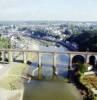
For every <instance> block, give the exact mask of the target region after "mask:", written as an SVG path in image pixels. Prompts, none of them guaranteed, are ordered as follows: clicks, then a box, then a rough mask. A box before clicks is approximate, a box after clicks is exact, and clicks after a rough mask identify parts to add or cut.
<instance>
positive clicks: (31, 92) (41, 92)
mask: <svg viewBox="0 0 97 100" xmlns="http://www.w3.org/2000/svg"><path fill="white" fill-rule="evenodd" d="M38 49H39V50H40V51H49V52H50V51H54V52H55V51H57V52H58V51H59V52H65V51H67V49H66V48H63V47H59V48H58V47H52V46H49V47H44V46H39V47H38ZM41 58H42V77H43V78H44V79H43V80H41V81H39V80H31V81H30V83H28V82H27V81H25V83H24V87H25V89H24V97H23V100H82V98H81V96H80V94H79V92H78V90H77V89H76V88H75V86H73V85H72V84H70V83H67V82H64V79H65V77H66V76H67V72H68V59H69V58H68V55H57V57H56V60H57V64H56V72H57V75H58V76H61V77H58V78H57V79H56V80H48V79H47V77H48V78H50V79H51V77H52V75H53V69H52V65H53V62H52V60H53V56H52V55H51V54H46V55H42V57H41ZM29 68H30V72H32V70H35V69H36V68H37V64H34V63H33V62H32V65H31V66H30V67H29ZM34 75H35V76H37V75H38V72H37V71H36V72H35V73H34ZM45 78H46V79H45Z"/></svg>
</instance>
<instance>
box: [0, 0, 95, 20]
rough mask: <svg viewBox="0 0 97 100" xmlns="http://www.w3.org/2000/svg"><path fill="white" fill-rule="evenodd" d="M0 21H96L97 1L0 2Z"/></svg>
mask: <svg viewBox="0 0 97 100" xmlns="http://www.w3.org/2000/svg"><path fill="white" fill-rule="evenodd" d="M0 20H1V21H4V20H6V21H7V20H9V21H10V20H12V21H17V20H23V21H24V20H25V21H26V20H64V21H97V0H0Z"/></svg>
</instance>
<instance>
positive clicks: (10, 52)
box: [8, 51, 13, 63]
mask: <svg viewBox="0 0 97 100" xmlns="http://www.w3.org/2000/svg"><path fill="white" fill-rule="evenodd" d="M8 59H9V63H11V62H13V53H12V51H9V52H8Z"/></svg>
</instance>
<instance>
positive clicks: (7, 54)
mask: <svg viewBox="0 0 97 100" xmlns="http://www.w3.org/2000/svg"><path fill="white" fill-rule="evenodd" d="M17 52H18V55H19V56H20V55H21V56H22V62H23V63H25V64H27V62H28V61H29V60H28V57H27V54H28V53H29V52H31V53H36V54H37V55H38V68H39V69H40V68H41V66H42V59H41V56H42V54H51V55H52V57H53V66H52V68H53V75H55V74H56V65H57V60H56V56H57V55H67V56H68V57H69V61H68V68H71V66H72V59H73V57H75V56H76V55H81V56H82V57H84V58H85V63H88V62H89V58H90V56H95V57H96V56H97V53H96V52H71V51H65V52H46V51H34V50H19V49H0V53H1V54H0V56H1V62H5V59H7V61H8V63H11V62H14V55H15V53H17Z"/></svg>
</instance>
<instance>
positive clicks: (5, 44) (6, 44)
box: [0, 36, 10, 49]
mask: <svg viewBox="0 0 97 100" xmlns="http://www.w3.org/2000/svg"><path fill="white" fill-rule="evenodd" d="M1 48H10V40H9V39H8V38H4V37H1V36H0V49H1Z"/></svg>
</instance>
